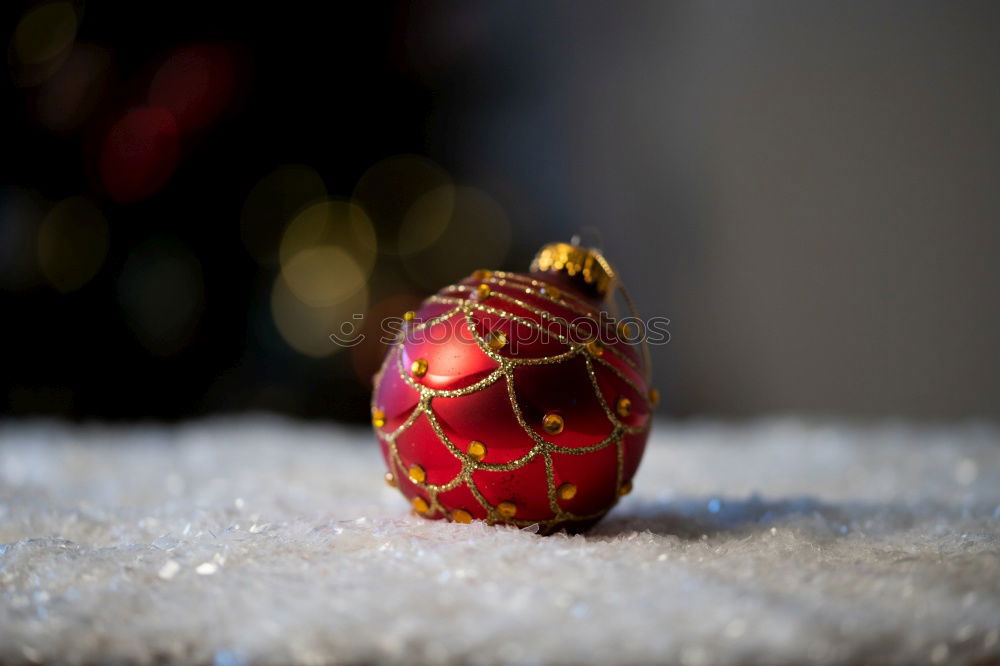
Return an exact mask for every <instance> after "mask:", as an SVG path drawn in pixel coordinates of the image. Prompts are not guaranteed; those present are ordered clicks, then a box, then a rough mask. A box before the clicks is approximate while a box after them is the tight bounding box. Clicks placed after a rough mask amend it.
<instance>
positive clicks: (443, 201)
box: [399, 185, 455, 254]
mask: <svg viewBox="0 0 1000 666" xmlns="http://www.w3.org/2000/svg"><path fill="white" fill-rule="evenodd" d="M454 211H455V188H454V187H452V186H451V185H445V186H443V187H438V188H436V189H433V190H431V191H430V192H427V193H426V194H424V195H423V196H421V197H420V198H419V199H417V200H416V201H415V202H414V204H413V205H412V206H411V207H410V210H408V211H407V212H406V215H405V216H404V217H403V225H402V227H401V228H400V230H399V253H400V254H413V253H414V252H419V251H421V250H424V249H427V248H428V247H430V246H431V245H433V244H434V243H435V242H437V241H438V239H440V238H441V235H442V234H444V232H445V229H447V228H448V225H449V224H450V223H451V219H452V215H453V213H454Z"/></svg>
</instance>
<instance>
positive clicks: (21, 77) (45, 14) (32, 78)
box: [8, 2, 78, 86]
mask: <svg viewBox="0 0 1000 666" xmlns="http://www.w3.org/2000/svg"><path fill="white" fill-rule="evenodd" d="M77 27H78V19H77V15H76V9H75V8H74V7H73V4H72V3H69V2H48V3H44V4H40V5H37V6H35V7H33V8H31V9H30V10H28V11H27V12H26V13H25V14H24V16H22V17H21V20H20V21H19V22H18V24H17V27H16V28H15V29H14V35H13V37H12V39H11V42H10V50H9V57H8V60H9V62H10V67H11V76H12V77H13V79H14V81H15V82H16V83H17V84H18V85H21V86H35V85H38V84H40V83H42V82H43V81H45V80H46V79H47V78H49V77H50V76H52V74H54V73H55V71H56V70H57V69H59V66H60V65H61V64H62V63H63V60H65V59H66V56H67V55H68V54H69V52H70V49H71V48H72V46H73V41H74V40H75V39H76V30H77Z"/></svg>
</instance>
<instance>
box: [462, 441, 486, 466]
mask: <svg viewBox="0 0 1000 666" xmlns="http://www.w3.org/2000/svg"><path fill="white" fill-rule="evenodd" d="M467 451H468V452H469V457H470V458H472V459H473V460H475V461H476V462H479V461H480V460H482V459H483V458H485V457H486V445H485V444H483V443H482V442H480V441H476V440H473V441H471V442H469V448H468V449H467Z"/></svg>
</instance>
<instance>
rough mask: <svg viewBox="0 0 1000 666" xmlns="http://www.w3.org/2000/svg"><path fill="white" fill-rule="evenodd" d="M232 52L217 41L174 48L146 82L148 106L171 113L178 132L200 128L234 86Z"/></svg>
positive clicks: (228, 97) (212, 117)
mask: <svg viewBox="0 0 1000 666" xmlns="http://www.w3.org/2000/svg"><path fill="white" fill-rule="evenodd" d="M234 64H235V63H234V58H233V53H232V52H231V50H230V49H229V48H227V47H226V46H223V45H219V44H199V45H194V46H185V47H181V48H179V49H177V50H176V51H174V52H173V53H171V54H170V55H169V56H167V58H166V60H164V61H163V64H162V65H161V66H160V68H159V70H157V72H156V74H155V75H154V76H153V80H152V82H151V83H150V86H149V104H150V106H155V107H159V108H162V109H166V110H168V111H170V113H172V114H173V116H174V118H175V119H176V121H177V128H178V130H179V131H180V132H181V133H182V134H190V133H193V132H197V131H199V130H202V129H204V128H205V127H207V126H208V125H210V124H211V123H212V122H213V121H214V120H215V119H216V118H218V117H219V115H221V114H222V112H223V111H225V109H226V107H227V106H228V104H229V102H230V100H231V99H232V97H233V91H234V89H235V67H234Z"/></svg>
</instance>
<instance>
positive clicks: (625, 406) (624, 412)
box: [615, 396, 632, 419]
mask: <svg viewBox="0 0 1000 666" xmlns="http://www.w3.org/2000/svg"><path fill="white" fill-rule="evenodd" d="M615 411H616V412H618V416H620V417H622V418H623V419H626V418H628V417H629V416H631V415H632V401H631V400H629V399H628V398H626V397H624V396H622V397H621V398H618V402H617V404H615Z"/></svg>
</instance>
